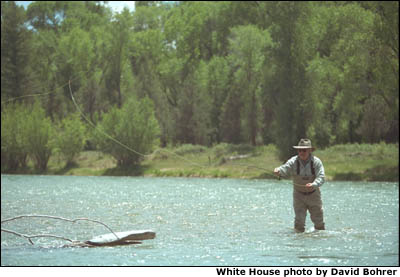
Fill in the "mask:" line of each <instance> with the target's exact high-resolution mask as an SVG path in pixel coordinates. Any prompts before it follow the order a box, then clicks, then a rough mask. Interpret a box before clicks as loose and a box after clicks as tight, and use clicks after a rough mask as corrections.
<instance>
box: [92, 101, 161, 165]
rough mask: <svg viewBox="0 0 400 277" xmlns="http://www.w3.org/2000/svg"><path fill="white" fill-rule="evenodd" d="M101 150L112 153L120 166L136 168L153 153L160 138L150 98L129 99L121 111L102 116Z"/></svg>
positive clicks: (112, 111)
mask: <svg viewBox="0 0 400 277" xmlns="http://www.w3.org/2000/svg"><path fill="white" fill-rule="evenodd" d="M98 129H99V131H98V132H97V139H96V140H97V143H98V148H99V149H100V151H102V152H104V153H108V154H111V155H112V156H113V157H114V158H115V159H116V160H117V163H118V166H123V167H126V166H135V165H138V164H139V163H140V161H141V159H142V158H143V157H144V156H145V155H147V154H149V152H151V151H152V149H153V147H154V145H155V144H156V142H157V139H158V136H159V126H158V123H157V120H156V119H155V116H154V111H153V105H152V103H151V101H150V100H149V99H148V98H143V99H141V100H136V99H135V98H134V97H132V98H130V99H129V100H128V101H127V102H125V103H124V105H123V106H122V107H121V109H119V108H117V107H114V108H112V109H111V110H110V111H109V112H107V113H105V114H104V115H103V119H102V120H101V122H100V123H99V126H98Z"/></svg>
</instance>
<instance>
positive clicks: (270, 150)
mask: <svg viewBox="0 0 400 277" xmlns="http://www.w3.org/2000/svg"><path fill="white" fill-rule="evenodd" d="M314 155H316V156H318V157H319V158H320V159H321V160H322V161H323V163H324V166H325V172H326V176H327V179H328V180H351V181H361V180H364V181H396V182H397V181H398V180H399V169H398V165H399V163H398V162H399V148H398V144H384V143H381V144H373V145H371V144H351V145H336V146H333V147H330V148H327V149H323V150H316V151H315V152H314ZM280 164H282V162H281V161H279V159H278V155H277V150H276V148H275V146H273V145H268V146H260V147H250V146H245V145H239V146H235V145H228V144H220V145H217V146H215V147H213V148H206V147H202V146H193V145H183V146H181V147H179V148H174V149H159V150H158V151H155V153H154V154H153V155H151V156H150V157H148V158H146V159H145V160H144V161H143V162H142V164H141V166H139V167H136V168H118V167H116V162H115V160H114V159H113V158H112V157H111V156H109V155H106V154H103V153H101V152H97V151H86V152H82V153H81V154H80V155H79V156H78V157H77V158H76V162H75V164H73V165H70V166H68V167H65V164H64V163H63V162H62V161H61V160H60V159H59V158H57V157H52V158H51V160H50V162H49V169H48V171H47V172H46V173H47V174H57V175H95V176H101V175H110V176H157V177H165V176H171V177H172V176H173V177H217V178H249V179H252V178H274V176H272V175H271V172H272V170H273V168H275V167H276V166H278V165H280ZM263 169H265V170H263ZM24 173H34V172H24Z"/></svg>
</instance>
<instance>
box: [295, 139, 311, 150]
mask: <svg viewBox="0 0 400 277" xmlns="http://www.w3.org/2000/svg"><path fill="white" fill-rule="evenodd" d="M293 148H294V149H312V150H315V148H314V147H312V145H311V140H309V139H301V140H300V141H299V145H295V146H293Z"/></svg>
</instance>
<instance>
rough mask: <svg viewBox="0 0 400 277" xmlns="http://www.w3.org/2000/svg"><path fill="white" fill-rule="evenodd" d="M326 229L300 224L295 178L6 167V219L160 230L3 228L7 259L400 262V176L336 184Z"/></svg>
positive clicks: (48, 225) (327, 200)
mask: <svg viewBox="0 0 400 277" xmlns="http://www.w3.org/2000/svg"><path fill="white" fill-rule="evenodd" d="M321 191H322V200H323V203H324V213H325V223H326V228H327V230H326V231H314V230H313V226H312V223H311V221H310V219H309V216H307V222H306V224H307V226H306V232H305V233H301V234H298V233H295V232H294V231H293V229H292V226H293V218H294V213H293V208H292V186H291V184H290V181H287V180H281V181H277V180H236V179H196V178H141V177H139V178H132V177H75V176H20V175H1V219H2V220H4V219H6V218H10V217H13V216H17V215H25V214H42V215H53V216H60V217H65V218H70V219H75V218H82V217H85V218H90V219H94V220H99V221H101V222H103V223H105V224H107V225H108V226H109V227H110V228H111V229H112V230H113V231H115V232H119V231H128V230H143V229H151V230H153V231H155V232H156V238H155V239H153V240H145V241H143V243H142V244H135V245H128V246H116V247H98V248H62V247H61V246H62V245H64V244H66V243H68V242H67V241H64V240H59V239H51V238H36V239H33V242H34V243H35V245H31V244H30V243H29V242H28V240H26V239H24V238H21V237H17V236H15V235H13V234H9V233H5V232H2V234H1V265H2V266H3V265H8V266H42V265H43V266H70V265H73V266H81V265H82V266H92V265H93V266H103V265H106V266H113V265H129V266H225V265H230V266H398V265H399V251H398V249H399V184H398V183H383V182H375V183H370V182H368V183H367V182H327V183H326V184H324V186H323V187H322V188H321ZM2 228H6V229H10V230H14V231H17V232H18V233H23V234H53V235H58V236H64V237H68V238H71V239H75V240H81V241H84V240H87V239H90V238H92V237H94V236H97V235H101V234H105V233H109V231H108V230H107V229H106V228H105V227H104V226H102V225H100V224H96V223H93V222H87V221H78V222H76V223H70V222H66V221H59V220H53V219H43V218H41V219H34V218H25V219H19V220H15V221H11V222H6V223H3V224H2Z"/></svg>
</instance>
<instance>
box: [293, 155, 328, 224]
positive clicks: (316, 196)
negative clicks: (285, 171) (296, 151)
mask: <svg viewBox="0 0 400 277" xmlns="http://www.w3.org/2000/svg"><path fill="white" fill-rule="evenodd" d="M310 162H311V176H301V175H300V161H299V159H298V158H297V160H296V167H297V171H296V173H297V174H295V175H294V176H293V208H294V212H295V220H294V228H295V230H296V231H298V232H304V231H305V222H306V216H307V210H308V211H309V213H310V218H311V221H312V222H313V223H314V228H315V229H316V230H324V229H325V224H324V219H323V209H322V201H321V192H320V190H319V188H316V187H314V186H312V187H306V184H308V183H312V182H314V180H315V178H316V176H315V169H314V162H313V160H312V159H311V161H310Z"/></svg>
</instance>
